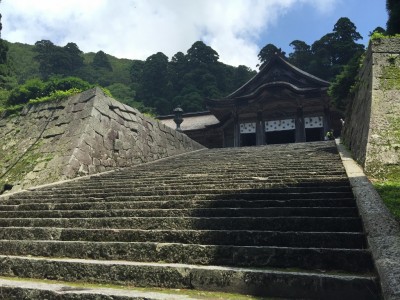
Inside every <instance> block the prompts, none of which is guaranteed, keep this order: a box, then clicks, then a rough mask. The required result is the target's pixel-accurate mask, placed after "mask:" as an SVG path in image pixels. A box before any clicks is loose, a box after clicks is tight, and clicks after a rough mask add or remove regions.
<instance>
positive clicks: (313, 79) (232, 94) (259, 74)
mask: <svg viewBox="0 0 400 300" xmlns="http://www.w3.org/2000/svg"><path fill="white" fill-rule="evenodd" d="M275 61H280V62H281V63H284V64H286V65H287V66H288V67H289V68H291V69H293V71H295V72H296V73H299V74H301V75H303V76H305V77H307V78H309V79H311V80H312V81H314V82H317V83H319V84H322V85H325V86H328V85H329V84H330V83H329V82H328V81H325V80H323V79H321V78H319V77H317V76H314V75H312V74H310V73H308V72H306V71H303V70H301V69H299V68H298V67H296V66H294V65H292V64H291V63H289V62H288V61H286V60H285V59H283V58H282V57H281V56H280V55H278V54H276V55H274V56H273V57H272V58H271V59H270V60H269V61H268V63H266V64H264V66H263V67H262V68H261V69H260V71H259V72H258V73H257V74H256V75H254V76H253V77H252V78H250V80H248V81H247V82H246V83H245V84H243V85H242V86H241V87H239V88H238V89H237V90H235V91H234V92H232V93H231V94H229V95H227V96H226V97H224V98H225V99H229V98H232V97H235V95H236V94H238V93H239V92H240V91H241V90H243V89H244V88H245V87H246V86H248V85H249V84H250V83H252V82H253V81H255V80H256V79H258V78H259V77H261V76H262V74H263V73H264V72H266V71H267V70H268V69H269V68H270V67H271V65H272V64H273V63H274V62H275Z"/></svg>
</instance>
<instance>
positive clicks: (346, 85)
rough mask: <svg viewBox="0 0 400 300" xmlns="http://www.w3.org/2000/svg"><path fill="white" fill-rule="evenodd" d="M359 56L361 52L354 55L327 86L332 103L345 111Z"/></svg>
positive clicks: (355, 79) (354, 84) (351, 90)
mask: <svg viewBox="0 0 400 300" xmlns="http://www.w3.org/2000/svg"><path fill="white" fill-rule="evenodd" d="M361 58H362V55H361V54H358V55H355V56H354V57H353V58H352V59H351V60H350V62H349V63H348V64H347V65H346V66H345V67H344V68H343V71H342V72H341V73H340V74H339V75H337V76H336V77H335V79H334V80H333V82H332V83H331V85H330V87H329V90H328V94H329V96H330V97H331V98H332V102H333V105H334V106H335V107H336V108H337V109H339V110H341V111H345V109H346V107H347V105H348V103H349V102H350V99H352V98H353V96H354V90H355V87H356V84H357V76H358V72H359V70H360V66H361Z"/></svg>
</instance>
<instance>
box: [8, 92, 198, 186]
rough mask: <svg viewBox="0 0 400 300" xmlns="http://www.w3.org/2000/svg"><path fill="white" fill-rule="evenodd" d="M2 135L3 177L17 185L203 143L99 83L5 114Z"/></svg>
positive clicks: (194, 147) (94, 170)
mask: <svg viewBox="0 0 400 300" xmlns="http://www.w3.org/2000/svg"><path fill="white" fill-rule="evenodd" d="M0 140H1V141H2V142H1V146H0V183H2V185H4V184H8V185H10V187H11V186H12V190H13V191H17V190H20V189H25V188H28V187H32V186H36V185H41V184H46V183H51V182H55V181H59V180H63V179H69V178H74V177H77V176H82V175H89V174H94V173H98V172H103V171H106V170H111V169H116V168H120V167H127V166H132V165H136V164H140V163H144V162H149V161H153V160H157V159H160V158H164V157H168V156H171V155H176V154H180V153H184V152H188V151H193V150H197V149H201V148H203V146H201V145H200V144H198V143H196V142H194V141H193V140H191V139H190V138H188V137H187V136H186V135H184V134H182V133H179V132H176V131H175V130H172V129H170V128H169V127H166V126H164V125H163V124H161V123H159V122H158V121H156V120H154V119H152V118H149V117H147V116H144V115H142V114H141V113H139V111H137V110H136V109H133V108H131V107H129V106H127V105H124V104H122V103H119V102H118V101H115V100H114V99H112V98H110V97H107V96H106V95H105V94H104V93H103V92H102V91H101V89H99V88H95V89H92V90H88V91H86V92H83V93H81V94H78V95H75V96H73V97H70V98H68V99H65V100H62V101H55V102H48V103H41V104H36V105H30V106H27V107H26V108H25V109H24V110H23V111H22V112H21V113H20V114H19V115H13V116H5V115H3V116H1V117H0ZM0 188H1V187H0Z"/></svg>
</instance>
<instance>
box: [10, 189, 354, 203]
mask: <svg viewBox="0 0 400 300" xmlns="http://www.w3.org/2000/svg"><path fill="white" fill-rule="evenodd" d="M81 197H83V199H82V198H81ZM352 197H353V193H352V192H350V191H349V192H315V193H268V192H265V191H264V190H242V191H240V190H236V191H235V193H232V189H227V190H221V189H220V190H199V191H176V190H171V191H159V192H157V191H156V190H155V191H142V192H137V193H135V194H134V195H133V194H132V193H129V192H127V193H124V192H121V193H117V194H115V193H107V191H104V192H102V193H86V194H85V193H73V194H70V195H58V194H57V193H52V194H46V196H45V195H41V194H40V193H32V194H29V193H24V194H21V195H15V196H14V197H13V198H10V199H9V200H6V201H4V202H3V203H4V204H21V203H29V202H35V203H74V202H82V201H87V200H88V199H92V200H93V201H100V200H101V199H103V200H107V201H113V200H114V201H122V200H128V199H129V200H132V201H133V200H137V201H150V200H159V201H163V200H168V199H171V198H172V199H174V200H179V199H186V200H188V201H190V200H215V201H220V200H235V199H241V200H294V199H344V198H352Z"/></svg>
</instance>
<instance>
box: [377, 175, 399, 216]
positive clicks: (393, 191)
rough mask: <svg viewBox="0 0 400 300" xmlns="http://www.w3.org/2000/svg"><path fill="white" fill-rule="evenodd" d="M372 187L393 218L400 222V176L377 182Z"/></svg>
mask: <svg viewBox="0 0 400 300" xmlns="http://www.w3.org/2000/svg"><path fill="white" fill-rule="evenodd" d="M374 186H375V189H376V190H377V191H378V193H379V195H380V196H381V197H382V200H383V202H385V204H386V206H387V207H388V209H389V210H390V211H391V213H392V214H393V216H394V217H395V218H396V220H397V221H398V222H400V176H399V178H397V179H388V180H377V181H375V182H374Z"/></svg>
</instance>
